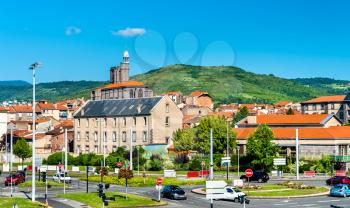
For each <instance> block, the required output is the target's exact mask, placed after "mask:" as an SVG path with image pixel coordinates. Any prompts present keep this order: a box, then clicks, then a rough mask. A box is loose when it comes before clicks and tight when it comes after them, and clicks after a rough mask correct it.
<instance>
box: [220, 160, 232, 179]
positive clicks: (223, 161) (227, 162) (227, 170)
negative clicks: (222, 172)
mask: <svg viewBox="0 0 350 208" xmlns="http://www.w3.org/2000/svg"><path fill="white" fill-rule="evenodd" d="M230 165H231V158H230V157H222V158H221V166H226V180H228V172H229V168H230Z"/></svg>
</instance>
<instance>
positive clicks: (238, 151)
mask: <svg viewBox="0 0 350 208" xmlns="http://www.w3.org/2000/svg"><path fill="white" fill-rule="evenodd" d="M239 149H240V147H239V146H238V145H237V163H238V166H237V175H238V178H239Z"/></svg>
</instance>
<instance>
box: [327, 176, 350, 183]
mask: <svg viewBox="0 0 350 208" xmlns="http://www.w3.org/2000/svg"><path fill="white" fill-rule="evenodd" d="M340 183H342V184H350V178H349V177H347V176H333V177H332V178H330V179H328V180H326V184H327V185H337V184H340Z"/></svg>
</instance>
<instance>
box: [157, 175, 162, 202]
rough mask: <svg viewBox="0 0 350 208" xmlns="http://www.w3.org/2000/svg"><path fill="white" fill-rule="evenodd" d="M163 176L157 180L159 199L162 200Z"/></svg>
mask: <svg viewBox="0 0 350 208" xmlns="http://www.w3.org/2000/svg"><path fill="white" fill-rule="evenodd" d="M162 184H163V178H157V180H156V190H158V201H160V190H161V189H162V186H161V185H162Z"/></svg>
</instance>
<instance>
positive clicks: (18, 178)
mask: <svg viewBox="0 0 350 208" xmlns="http://www.w3.org/2000/svg"><path fill="white" fill-rule="evenodd" d="M24 181H25V177H24V176H23V175H22V174H17V173H15V174H11V175H9V176H7V177H6V178H5V186H11V183H12V185H17V184H20V183H23V182H24Z"/></svg>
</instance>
